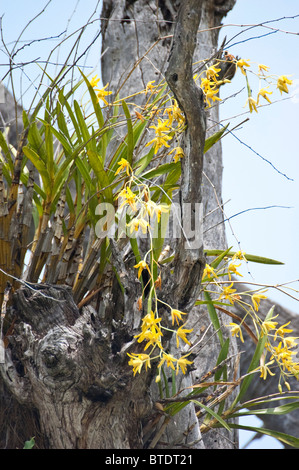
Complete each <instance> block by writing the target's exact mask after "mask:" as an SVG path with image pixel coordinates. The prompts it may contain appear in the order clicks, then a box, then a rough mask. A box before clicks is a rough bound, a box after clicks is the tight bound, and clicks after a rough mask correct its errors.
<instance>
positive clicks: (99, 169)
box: [87, 150, 113, 204]
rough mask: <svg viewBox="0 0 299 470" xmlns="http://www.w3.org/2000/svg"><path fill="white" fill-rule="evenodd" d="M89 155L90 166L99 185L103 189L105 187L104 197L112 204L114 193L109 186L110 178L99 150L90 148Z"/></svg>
mask: <svg viewBox="0 0 299 470" xmlns="http://www.w3.org/2000/svg"><path fill="white" fill-rule="evenodd" d="M87 155H88V160H89V163H90V166H91V168H92V169H93V171H94V172H95V174H96V176H97V179H98V182H99V186H100V188H101V189H103V192H102V193H101V195H102V196H103V199H104V200H105V201H106V202H110V203H111V204H112V203H113V194H112V189H111V187H110V186H109V185H110V180H109V178H108V175H107V173H106V171H105V169H104V166H103V163H102V159H101V157H100V155H98V154H97V152H94V151H93V150H88V151H87Z"/></svg>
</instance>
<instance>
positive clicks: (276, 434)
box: [230, 423, 299, 448]
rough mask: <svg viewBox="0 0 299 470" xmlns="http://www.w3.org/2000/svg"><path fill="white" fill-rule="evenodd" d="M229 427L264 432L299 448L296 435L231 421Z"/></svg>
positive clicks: (298, 440)
mask: <svg viewBox="0 0 299 470" xmlns="http://www.w3.org/2000/svg"><path fill="white" fill-rule="evenodd" d="M230 427H231V428H235V429H242V430H243V431H251V432H256V433H260V434H265V435H267V436H270V437H274V438H275V439H278V440H279V441H281V442H284V443H285V444H287V445H289V446H292V447H296V448H299V439H298V438H297V437H294V436H291V435H290V434H285V433H283V432H278V431H273V430H271V429H265V428H258V427H255V426H244V425H241V424H233V423H230Z"/></svg>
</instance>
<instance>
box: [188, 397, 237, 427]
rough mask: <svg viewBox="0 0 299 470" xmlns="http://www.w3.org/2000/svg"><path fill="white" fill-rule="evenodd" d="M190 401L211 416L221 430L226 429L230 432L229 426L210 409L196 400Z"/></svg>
mask: <svg viewBox="0 0 299 470" xmlns="http://www.w3.org/2000/svg"><path fill="white" fill-rule="evenodd" d="M190 401H191V402H193V403H195V404H196V405H198V406H200V407H201V408H203V409H204V410H205V411H206V412H207V413H208V414H209V415H211V416H213V418H215V419H216V420H217V421H218V422H219V424H220V425H221V426H222V427H223V428H225V429H227V430H228V431H231V428H230V426H229V425H228V424H227V423H226V422H225V421H224V419H222V418H221V416H219V414H217V413H216V412H215V411H213V410H212V409H211V408H209V407H208V406H206V405H204V404H203V403H201V402H200V401H198V400H190Z"/></svg>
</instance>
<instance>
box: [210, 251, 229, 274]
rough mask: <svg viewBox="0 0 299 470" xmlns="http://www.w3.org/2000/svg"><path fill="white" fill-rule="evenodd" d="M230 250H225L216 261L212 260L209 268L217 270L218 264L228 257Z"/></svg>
mask: <svg viewBox="0 0 299 470" xmlns="http://www.w3.org/2000/svg"><path fill="white" fill-rule="evenodd" d="M230 250H231V248H228V249H227V250H225V251H223V252H222V253H220V254H219V255H218V256H217V258H216V259H214V260H213V261H212V263H211V267H212V268H213V269H216V268H218V266H219V264H220V263H221V261H222V260H223V259H224V258H225V257H226V256H227V255H228V253H229V252H230Z"/></svg>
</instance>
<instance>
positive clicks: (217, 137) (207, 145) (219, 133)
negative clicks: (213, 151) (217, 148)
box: [204, 123, 229, 153]
mask: <svg viewBox="0 0 299 470" xmlns="http://www.w3.org/2000/svg"><path fill="white" fill-rule="evenodd" d="M228 126H229V123H228V124H227V125H226V126H225V127H223V128H222V129H221V130H220V131H217V132H215V134H213V135H211V136H210V137H208V138H207V139H206V141H205V147H204V153H206V152H207V151H208V150H209V149H210V148H211V147H212V146H213V145H214V144H216V142H218V140H220V139H221V137H222V136H223V134H224V132H225V131H226V129H227V128H228Z"/></svg>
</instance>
